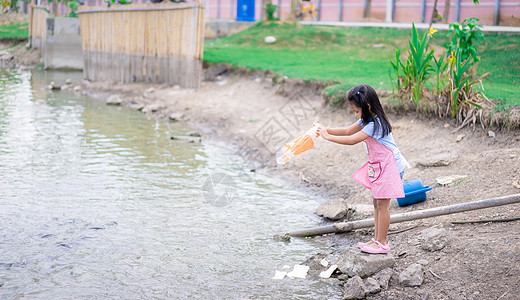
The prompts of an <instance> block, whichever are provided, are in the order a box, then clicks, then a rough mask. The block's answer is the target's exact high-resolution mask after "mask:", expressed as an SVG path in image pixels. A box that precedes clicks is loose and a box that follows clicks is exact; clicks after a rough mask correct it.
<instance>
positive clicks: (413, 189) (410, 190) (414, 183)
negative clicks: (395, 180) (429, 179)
mask: <svg viewBox="0 0 520 300" xmlns="http://www.w3.org/2000/svg"><path fill="white" fill-rule="evenodd" d="M403 188H404V198H397V204H398V205H399V206H405V205H410V204H415V203H418V202H421V201H424V200H426V192H427V191H429V190H431V189H432V187H431V186H429V185H428V186H423V183H422V180H421V179H414V180H410V181H405V182H404V183H403Z"/></svg>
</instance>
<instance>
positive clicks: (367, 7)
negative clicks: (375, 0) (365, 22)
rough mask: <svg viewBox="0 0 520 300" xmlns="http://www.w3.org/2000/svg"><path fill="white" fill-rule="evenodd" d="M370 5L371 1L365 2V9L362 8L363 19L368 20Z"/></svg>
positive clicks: (366, 0)
mask: <svg viewBox="0 0 520 300" xmlns="http://www.w3.org/2000/svg"><path fill="white" fill-rule="evenodd" d="M371 4H372V0H365V7H364V8H363V18H365V19H368V18H370V6H371Z"/></svg>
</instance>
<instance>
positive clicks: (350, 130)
mask: <svg viewBox="0 0 520 300" xmlns="http://www.w3.org/2000/svg"><path fill="white" fill-rule="evenodd" d="M326 129H327V132H328V133H329V134H332V135H338V136H344V135H353V134H354V133H356V132H358V131H360V130H361V129H363V128H362V127H361V126H359V125H358V124H357V123H354V124H352V125H350V126H349V127H347V128H326Z"/></svg>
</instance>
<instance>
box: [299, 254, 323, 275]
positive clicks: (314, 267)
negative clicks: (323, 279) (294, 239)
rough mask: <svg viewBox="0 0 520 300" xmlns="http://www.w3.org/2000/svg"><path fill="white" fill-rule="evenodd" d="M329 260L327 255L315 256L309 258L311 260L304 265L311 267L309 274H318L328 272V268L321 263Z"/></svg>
mask: <svg viewBox="0 0 520 300" xmlns="http://www.w3.org/2000/svg"><path fill="white" fill-rule="evenodd" d="M328 258H329V255H328V254H325V253H318V254H314V255H313V256H311V257H309V259H307V260H306V261H305V262H303V263H302V265H304V266H309V268H310V269H309V274H317V273H320V272H322V271H325V270H327V268H326V267H324V266H323V265H322V264H321V261H322V260H323V259H327V260H328Z"/></svg>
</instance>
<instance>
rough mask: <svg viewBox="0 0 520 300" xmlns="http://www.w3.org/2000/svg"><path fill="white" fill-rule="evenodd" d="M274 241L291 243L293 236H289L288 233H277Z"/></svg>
mask: <svg viewBox="0 0 520 300" xmlns="http://www.w3.org/2000/svg"><path fill="white" fill-rule="evenodd" d="M273 239H275V240H277V241H284V242H290V241H291V236H290V235H288V234H287V233H277V234H275V235H274V236H273Z"/></svg>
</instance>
